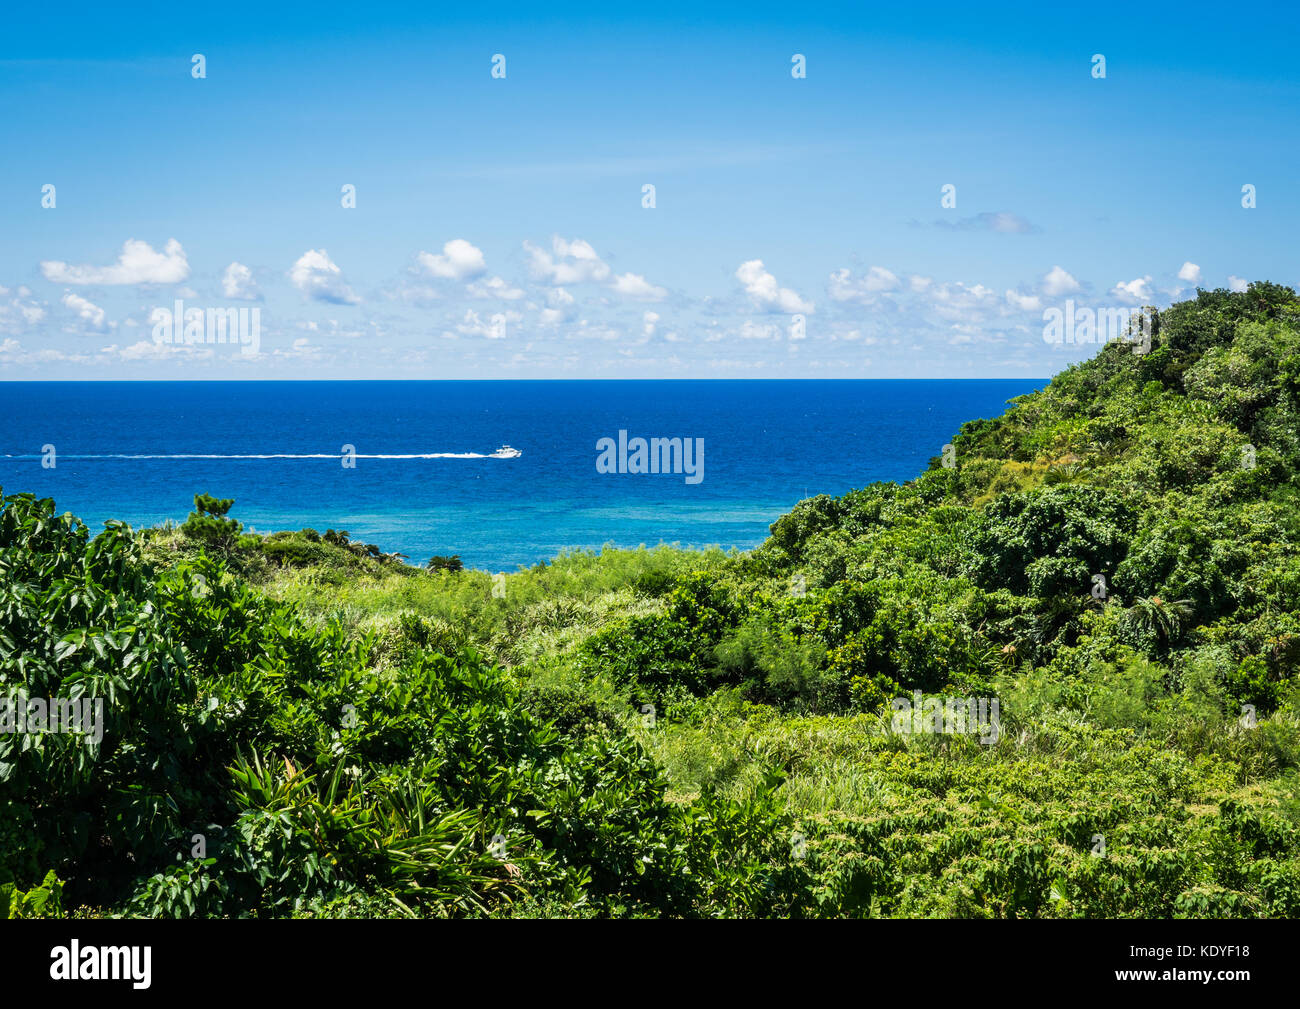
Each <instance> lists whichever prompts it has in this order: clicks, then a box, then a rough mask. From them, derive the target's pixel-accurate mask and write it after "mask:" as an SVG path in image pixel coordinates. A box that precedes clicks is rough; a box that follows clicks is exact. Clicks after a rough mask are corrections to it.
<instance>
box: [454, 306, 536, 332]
mask: <svg viewBox="0 0 1300 1009" xmlns="http://www.w3.org/2000/svg"><path fill="white" fill-rule="evenodd" d="M522 318H523V316H522V315H520V314H519V313H518V312H497V313H494V314H493V315H492V316H490V317H489V318H488V319H487V320H486V321H485V320H483V319H480V318H479V315H478V313H477V312H475V311H474V310H473V309H472V308H471V309H466V310H465V319H464V321H463V322H460V323H458V324H457V326H456V330H457V332H460V333H463V334H465V335H466V336H485V337H487V338H488V339H489V340H501V339H504V338H505V336H506V326H507V324H510V323H516V322H518V321H519V320H520V319H522Z"/></svg>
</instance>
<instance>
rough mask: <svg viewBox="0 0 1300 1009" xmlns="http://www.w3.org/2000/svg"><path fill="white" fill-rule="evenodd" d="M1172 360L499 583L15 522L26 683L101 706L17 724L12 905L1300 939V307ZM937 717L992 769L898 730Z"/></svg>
mask: <svg viewBox="0 0 1300 1009" xmlns="http://www.w3.org/2000/svg"><path fill="white" fill-rule="evenodd" d="M1152 336H1153V338H1152V343H1151V349H1150V351H1149V352H1148V353H1145V354H1135V353H1133V350H1132V348H1131V347H1130V346H1129V345H1127V344H1111V345H1107V346H1105V347H1104V348H1102V349H1101V351H1100V352H1099V353H1098V354H1097V355H1096V357H1094V358H1093V359H1092V360H1090V361H1087V362H1085V363H1083V364H1080V365H1077V366H1073V367H1071V368H1068V369H1066V370H1065V371H1063V372H1062V373H1061V374H1059V375H1057V376H1056V377H1055V378H1054V379H1053V381H1052V382H1051V384H1050V385H1049V386H1048V387H1047V388H1046V389H1044V390H1042V391H1041V392H1038V393H1034V394H1032V395H1029V396H1024V397H1021V398H1019V399H1017V400H1014V401H1012V402H1011V404H1009V408H1008V410H1007V411H1006V413H1004V414H1003V415H1002V416H1001V417H998V418H993V419H985V420H974V421H971V422H969V423H967V424H965V425H964V426H963V427H962V429H961V430H960V431H959V432H957V433H956V434H955V435H954V437H953V440H952V443H953V447H954V453H953V459H954V461H955V465H954V466H946V465H944V463H943V461H942V460H941V459H940V458H937V457H936V458H935V459H934V460H932V462H931V465H930V468H929V469H927V470H926V472H924V473H922V474H920V475H919V476H918V477H917V478H916V479H915V480H913V481H910V482H908V483H906V484H902V485H898V484H892V483H880V484H873V485H870V486H867V487H864V488H861V489H859V490H854V491H852V492H850V493H848V494H846V495H844V496H842V497H839V498H832V497H829V496H825V495H820V496H817V497H813V498H810V499H807V500H804V501H801V502H799V503H798V504H796V505H795V506H794V507H793V508H792V510H791V511H790V513H789V514H787V515H785V516H783V517H781V518H780V519H779V520H778V521H777V522H776V523H774V524H773V526H772V527H771V535H770V537H769V538H768V539H767V540H766V542H764V543H763V544H762V545H761V546H760V547H758V548H756V549H755V550H752V551H744V552H740V551H732V552H723V551H721V550H712V551H708V550H705V551H687V550H680V549H676V548H674V547H669V546H660V547H658V548H654V549H640V550H619V549H614V548H606V549H605V550H603V551H600V552H598V553H596V552H590V551H573V552H569V553H566V554H563V555H561V556H559V557H557V558H555V559H554V560H553V561H551V562H549V563H547V564H542V565H538V566H535V567H533V568H529V569H524V570H520V571H519V572H516V573H514V574H510V575H507V576H506V577H505V591H504V593H503V594H502V593H499V592H494V591H493V580H492V576H490V575H489V574H487V573H485V572H480V571H473V570H468V569H464V567H463V566H462V565H461V563H460V559H459V558H458V557H435V558H432V559H431V560H430V561H429V562H428V564H427V565H426V566H416V565H413V564H406V563H403V559H402V558H401V557H400V556H399V555H393V554H385V553H383V552H382V551H381V550H380V549H379V547H378V546H374V545H370V544H359V543H356V542H353V541H352V540H351V539H350V538H349V536H348V534H347V533H346V532H345V531H335V530H327V531H326V532H325V533H323V534H322V533H318V532H316V531H315V530H310V529H307V530H299V531H293V532H281V533H274V534H272V535H269V536H265V537H263V536H257V535H253V534H248V533H245V532H244V531H243V529H242V527H241V526H240V525H239V523H238V520H237V518H236V517H232V513H233V514H234V515H236V516H237V513H238V502H231V501H229V499H220V498H215V497H211V496H209V495H207V494H201V495H196V498H195V512H194V513H193V514H192V515H191V516H190V518H189V519H188V520H187V521H186V522H185V523H184V524H182V525H179V526H166V527H160V528H156V529H146V530H141V531H132V530H130V529H129V528H127V527H126V526H124V525H122V524H120V523H109V524H108V526H107V528H106V529H105V530H104V531H103V532H101V533H99V534H98V535H95V536H92V535H91V533H90V532H89V531H88V530H87V529H86V528H85V526H84V525H82V524H81V523H80V522H78V521H77V520H76V519H75V518H73V517H72V516H68V515H59V514H58V513H57V509H56V507H55V504H54V502H52V501H49V500H37V499H35V498H33V497H32V496H30V495H23V494H10V495H9V496H6V497H5V498H4V500H3V508H0V688H3V689H0V694H3V693H8V694H11V695H12V694H13V693H15V692H21V693H23V694H25V695H27V696H30V697H44V698H59V697H80V696H93V697H103V698H105V699H106V701H107V704H106V712H105V732H104V738H103V740H102V741H101V742H100V743H99V744H96V745H91V744H89V743H88V742H86V741H84V740H81V739H78V738H76V737H75V736H67V735H56V734H52V733H46V734H36V735H33V734H30V733H29V734H21V733H15V732H9V733H0V909H5V910H6V913H7V914H8V916H10V917H35V916H50V915H74V916H75V915H82V916H112V915H128V916H134V915H146V916H163V917H178V918H179V917H204V916H214V917H234V916H255V917H273V916H274V917H278V916H296V917H344V916H363V917H462V916H498V917H510V916H514V917H660V916H682V917H876V916H882V917H886V916H893V917H978V918H995V917H1142V918H1167V917H1214V918H1219V917H1296V916H1300V508H1298V507H1297V506H1298V504H1300V482H1298V481H1300V434H1298V433H1297V432H1298V431H1300V299H1298V298H1297V296H1296V295H1295V293H1294V292H1293V291H1291V290H1290V289H1289V288H1286V287H1280V286H1278V285H1273V284H1267V283H1257V284H1252V285H1250V287H1249V289H1248V290H1247V291H1245V292H1241V293H1230V292H1227V291H1200V292H1198V294H1197V296H1196V298H1194V299H1192V300H1189V301H1185V302H1182V303H1179V304H1177V305H1174V306H1172V307H1171V308H1169V309H1166V310H1164V311H1162V312H1160V313H1159V314H1158V315H1157V316H1156V317H1155V319H1154V323H1153V334H1152ZM212 490H218V491H219V490H220V488H212ZM917 691H919V692H920V696H921V697H923V698H926V699H930V700H935V699H945V698H946V699H952V698H957V699H960V700H962V701H964V700H965V699H971V698H993V699H996V700H997V702H998V707H997V710H998V712H999V717H1000V727H999V731H998V733H997V734H996V739H995V741H992V742H986V741H981V738H980V737H979V736H978V735H975V734H972V733H970V732H963V731H956V732H954V731H948V732H944V731H942V729H941V728H940V730H939V731H916V730H915V723H914V722H913V723H904V724H903V725H902V726H901V727H900V722H899V719H898V718H897V717H896V711H895V710H894V709H895V707H896V704H895V701H896V699H897V698H899V697H914V696H917V695H916V693H915V692H917ZM0 727H2V726H0ZM936 727H937V726H936Z"/></svg>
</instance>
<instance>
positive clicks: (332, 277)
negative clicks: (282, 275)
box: [289, 249, 361, 305]
mask: <svg viewBox="0 0 1300 1009" xmlns="http://www.w3.org/2000/svg"><path fill="white" fill-rule="evenodd" d="M289 279H290V280H291V281H293V286H294V287H296V288H298V290H300V291H301V292H302V293H303V294H305V295H307V297H309V298H311V299H313V300H315V301H327V302H329V303H330V304H334V305H356V304H359V303H360V301H361V299H360V298H358V297H357V296H356V294H355V293H354V292H353V290H352V288H350V287H349V286H348V285H347V283H346V282H345V281H344V279H343V271H342V270H340V269H339V268H338V266H336V265H335V264H334V261H333V260H332V259H330V257H329V254H328V253H327V252H326V251H325V250H324V249H319V250H318V249H308V250H307V251H306V252H304V253H303V254H302V256H300V257H299V259H298V261H297V262H296V263H294V264H293V268H292V269H290V271H289Z"/></svg>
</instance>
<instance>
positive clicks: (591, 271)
mask: <svg viewBox="0 0 1300 1009" xmlns="http://www.w3.org/2000/svg"><path fill="white" fill-rule="evenodd" d="M524 248H525V249H527V250H528V255H529V266H530V268H531V269H532V272H533V275H534V276H535V277H539V278H541V279H543V280H546V281H549V282H550V283H552V284H557V285H562V284H584V283H597V284H601V283H604V282H605V281H606V280H608V279H609V275H610V273H611V272H612V271H611V270H610V268H609V266H608V265H607V264H606V263H605V262H604V261H603V260H601V258H600V257H599V256H597V255H596V250H595V249H593V248H592V247H591V244H590V243H589V242H584V241H583V240H582V239H581V238H575V239H574V240H573V241H572V242H567V241H565V240H564V239H563V238H561V237H560V236H559V235H556V236H555V237H554V238H553V239H552V240H551V250H552V251H551V252H547V251H546V250H545V249H539V248H538V247H537V246H535V245H533V244H532V243H531V242H525V243H524Z"/></svg>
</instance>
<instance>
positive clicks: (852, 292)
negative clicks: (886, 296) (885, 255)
mask: <svg viewBox="0 0 1300 1009" xmlns="http://www.w3.org/2000/svg"><path fill="white" fill-rule="evenodd" d="M916 279H917V278H913V282H915V280H916ZM900 286H901V283H900V281H899V279H898V277H897V275H895V274H894V273H893V272H892V271H890V270H886V269H885V268H884V267H883V266H873V267H871V269H869V270H868V271H867V272H866V273H865V274H863V275H862V276H861V277H859V278H858V279H856V280H855V279H854V278H853V275H852V273H851V272H850V271H849V270H848V268H847V267H846V268H844V269H842V270H836V271H835V272H834V273H832V274H831V277H830V284H829V290H830V295H831V298H832V299H834V300H835V301H869V300H871V295H873V294H878V293H880V292H882V291H895V290H897V289H898V288H899V287H900ZM913 289H915V288H913Z"/></svg>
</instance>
